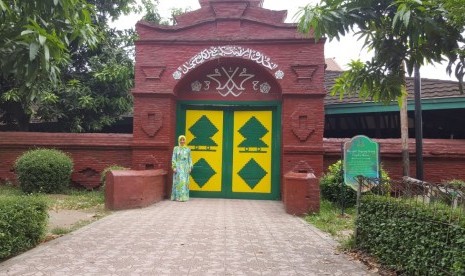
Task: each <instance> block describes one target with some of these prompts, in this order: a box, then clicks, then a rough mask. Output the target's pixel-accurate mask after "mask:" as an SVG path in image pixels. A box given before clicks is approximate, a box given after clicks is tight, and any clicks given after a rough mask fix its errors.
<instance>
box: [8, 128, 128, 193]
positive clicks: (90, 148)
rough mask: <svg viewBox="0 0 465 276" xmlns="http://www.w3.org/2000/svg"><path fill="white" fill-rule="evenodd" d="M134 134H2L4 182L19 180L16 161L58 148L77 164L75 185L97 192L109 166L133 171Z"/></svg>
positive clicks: (73, 178) (74, 177) (75, 166)
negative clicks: (27, 154)
mask: <svg viewBox="0 0 465 276" xmlns="http://www.w3.org/2000/svg"><path fill="white" fill-rule="evenodd" d="M131 144H132V135H131V134H72V133H36V132H0V162H1V163H0V181H5V180H15V179H16V176H15V174H14V163H15V160H16V159H17V158H18V157H19V156H20V155H21V154H22V153H23V152H25V151H27V150H29V149H34V148H55V149H59V150H62V151H64V152H67V153H68V154H69V155H70V156H71V158H72V159H73V162H74V172H73V174H72V181H73V182H74V183H75V184H77V185H82V186H84V187H87V188H94V187H97V186H99V185H100V173H101V172H102V171H103V169H105V168H106V167H107V166H109V165H113V164H117V165H121V166H124V167H131V155H132V148H131Z"/></svg>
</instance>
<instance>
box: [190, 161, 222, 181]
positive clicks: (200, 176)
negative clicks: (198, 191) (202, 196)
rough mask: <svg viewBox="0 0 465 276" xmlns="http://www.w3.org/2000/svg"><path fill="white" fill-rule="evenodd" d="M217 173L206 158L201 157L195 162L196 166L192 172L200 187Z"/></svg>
mask: <svg viewBox="0 0 465 276" xmlns="http://www.w3.org/2000/svg"><path fill="white" fill-rule="evenodd" d="M215 174H216V172H215V171H214V170H213V169H212V167H210V165H209V164H208V162H207V161H206V160H205V159H204V158H200V159H199V161H197V162H196V163H195V164H194V168H193V169H192V172H191V176H192V179H194V181H195V182H196V183H197V185H199V187H200V188H202V187H203V186H204V185H205V184H207V182H208V180H210V178H212V176H214V175H215Z"/></svg>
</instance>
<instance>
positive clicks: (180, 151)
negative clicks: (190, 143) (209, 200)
mask: <svg viewBox="0 0 465 276" xmlns="http://www.w3.org/2000/svg"><path fill="white" fill-rule="evenodd" d="M171 167H172V168H173V187H172V189H171V200H176V201H187V200H189V174H190V172H191V170H192V157H191V150H190V149H189V148H188V147H187V146H186V137H185V136H184V135H181V136H179V137H178V146H176V147H174V149H173V157H172V158H171Z"/></svg>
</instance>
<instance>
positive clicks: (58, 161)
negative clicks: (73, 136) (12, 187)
mask: <svg viewBox="0 0 465 276" xmlns="http://www.w3.org/2000/svg"><path fill="white" fill-rule="evenodd" d="M15 170H16V174H17V176H18V180H19V185H20V187H21V190H22V191H23V192H25V193H35V192H39V193H59V192H62V191H63V190H64V189H65V188H67V187H68V186H69V184H70V180H71V173H72V172H73V161H72V160H71V158H70V157H69V156H68V155H66V154H65V153H64V152H62V151H59V150H55V149H35V150H30V151H27V152H25V153H24V154H23V155H21V156H20V157H19V158H18V159H17V160H16V163H15Z"/></svg>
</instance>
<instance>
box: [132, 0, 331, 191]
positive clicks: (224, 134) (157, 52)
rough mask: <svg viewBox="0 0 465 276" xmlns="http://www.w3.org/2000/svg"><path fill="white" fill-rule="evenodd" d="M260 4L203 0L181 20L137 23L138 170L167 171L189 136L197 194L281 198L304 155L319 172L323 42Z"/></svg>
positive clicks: (193, 188)
mask: <svg viewBox="0 0 465 276" xmlns="http://www.w3.org/2000/svg"><path fill="white" fill-rule="evenodd" d="M262 2H263V1H257V0H249V1H247V0H244V1H237V0H235V1H231V0H211V1H203V0H200V5H201V8H200V9H198V10H195V11H192V12H189V13H186V14H183V15H180V16H178V17H176V21H177V24H176V25H175V26H158V25H152V24H149V23H146V22H138V24H137V25H136V30H137V32H138V34H139V39H138V41H137V42H136V68H135V72H136V77H135V88H134V89H133V91H132V92H133V95H134V130H133V152H132V163H133V164H132V167H133V168H138V169H145V168H153V167H162V168H166V169H169V167H170V160H171V153H172V148H173V146H174V145H175V143H176V140H177V139H176V137H177V136H178V135H180V134H185V135H186V137H187V144H188V146H189V147H190V148H191V150H192V156H193V163H194V169H193V172H192V175H191V187H190V188H191V193H192V195H193V196H201V197H222V198H257V199H279V198H280V197H281V183H282V181H283V175H284V174H285V173H286V172H287V171H290V170H292V168H293V167H294V166H296V164H297V163H302V162H301V161H303V162H305V163H306V164H308V166H310V167H311V168H312V169H313V170H314V171H315V174H316V175H321V172H322V167H323V153H324V152H323V127H324V107H323V98H324V96H325V89H324V68H325V67H324V54H323V49H324V48H323V46H324V41H323V40H322V41H320V42H318V43H315V41H314V39H313V38H312V37H304V36H302V35H301V34H299V33H298V32H297V30H296V26H295V25H294V24H288V23H284V20H285V18H286V11H271V10H267V9H264V8H262ZM170 182H171V181H170V177H168V184H167V185H168V186H170ZM167 189H168V191H169V190H170V187H167Z"/></svg>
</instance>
